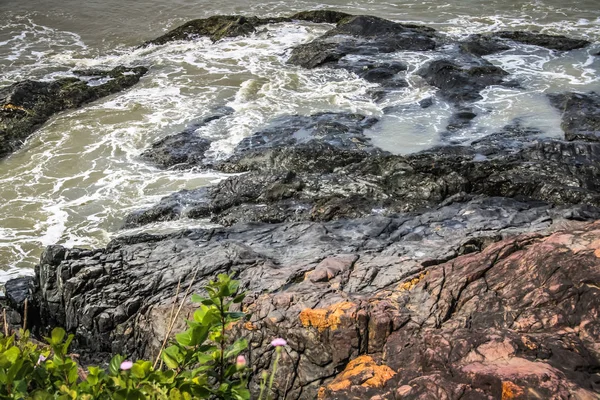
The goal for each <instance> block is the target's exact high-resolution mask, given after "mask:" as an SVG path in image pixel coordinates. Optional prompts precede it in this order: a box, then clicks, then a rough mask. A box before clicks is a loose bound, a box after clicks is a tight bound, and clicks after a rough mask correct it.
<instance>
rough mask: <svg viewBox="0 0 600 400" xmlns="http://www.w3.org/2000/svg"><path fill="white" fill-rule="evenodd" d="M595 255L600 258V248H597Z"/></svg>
mask: <svg viewBox="0 0 600 400" xmlns="http://www.w3.org/2000/svg"><path fill="white" fill-rule="evenodd" d="M594 255H595V256H596V257H598V258H600V249H596V250H595V251H594Z"/></svg>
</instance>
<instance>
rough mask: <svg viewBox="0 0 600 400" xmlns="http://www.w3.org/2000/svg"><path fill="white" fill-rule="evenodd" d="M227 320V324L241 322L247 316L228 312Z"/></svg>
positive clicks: (241, 313)
mask: <svg viewBox="0 0 600 400" xmlns="http://www.w3.org/2000/svg"><path fill="white" fill-rule="evenodd" d="M225 316H226V318H227V322H232V321H239V320H240V319H242V318H244V317H245V316H246V313H243V312H228V313H226V314H225Z"/></svg>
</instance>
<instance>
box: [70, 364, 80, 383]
mask: <svg viewBox="0 0 600 400" xmlns="http://www.w3.org/2000/svg"><path fill="white" fill-rule="evenodd" d="M68 378H69V383H70V384H72V383H75V382H77V378H79V374H78V373H77V365H76V364H75V363H73V366H72V367H71V369H70V370H69V375H68Z"/></svg>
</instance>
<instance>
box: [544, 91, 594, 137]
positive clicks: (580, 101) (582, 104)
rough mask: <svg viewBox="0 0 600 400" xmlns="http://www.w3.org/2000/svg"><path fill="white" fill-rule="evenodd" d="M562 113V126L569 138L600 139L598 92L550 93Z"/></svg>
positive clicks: (552, 101) (551, 98) (554, 103)
mask: <svg viewBox="0 0 600 400" xmlns="http://www.w3.org/2000/svg"><path fill="white" fill-rule="evenodd" d="M549 98H550V103H551V104H552V105H553V106H554V107H556V108H557V109H558V110H559V111H560V112H561V113H562V123H561V128H562V129H563V130H564V132H565V137H566V139H567V140H586V141H594V142H598V141H600V96H598V94H597V93H593V92H592V93H587V94H583V93H560V94H552V95H549Z"/></svg>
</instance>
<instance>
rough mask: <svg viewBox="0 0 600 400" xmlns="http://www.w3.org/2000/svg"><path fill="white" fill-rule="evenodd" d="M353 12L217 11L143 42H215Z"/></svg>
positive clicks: (333, 20) (330, 19)
mask: <svg viewBox="0 0 600 400" xmlns="http://www.w3.org/2000/svg"><path fill="white" fill-rule="evenodd" d="M349 16H350V15H349V14H346V13H342V12H338V11H332V10H314V11H303V12H299V13H296V14H294V15H292V16H290V17H276V18H259V17H246V16H242V15H213V16H211V17H208V18H202V19H195V20H192V21H189V22H187V23H185V24H183V25H181V26H179V27H177V28H175V29H173V30H171V31H169V32H167V33H165V34H164V35H162V36H160V37H158V38H156V39H153V40H149V41H147V42H146V43H144V44H143V45H142V46H148V45H162V44H165V43H168V42H172V41H175V40H191V39H197V38H199V37H208V38H210V39H211V40H212V41H213V42H216V41H218V40H220V39H223V38H227V37H236V36H244V35H248V34H251V33H254V32H256V28H258V27H260V26H262V25H266V24H276V23H281V22H292V21H308V22H315V23H330V24H333V23H338V22H339V21H340V20H342V19H344V18H347V17H349Z"/></svg>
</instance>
